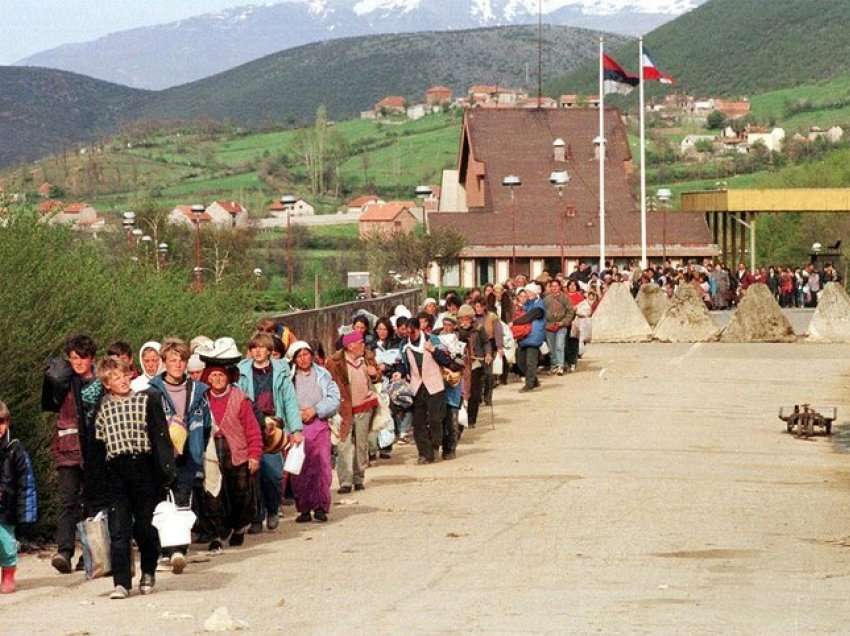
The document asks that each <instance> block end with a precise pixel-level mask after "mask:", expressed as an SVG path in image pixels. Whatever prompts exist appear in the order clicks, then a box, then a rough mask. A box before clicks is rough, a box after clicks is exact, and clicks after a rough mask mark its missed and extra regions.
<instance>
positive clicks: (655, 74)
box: [642, 48, 673, 84]
mask: <svg viewBox="0 0 850 636" xmlns="http://www.w3.org/2000/svg"><path fill="white" fill-rule="evenodd" d="M642 66H643V79H644V80H646V81H648V82H661V83H662V84H672V83H673V78H672V77H670V76H669V75H665V74H664V73H662V72H661V71H659V70H658V67H657V66H656V65H655V62H653V60H652V56H651V55H650V54H649V51H647V50H646V48H644V49H643V64H642Z"/></svg>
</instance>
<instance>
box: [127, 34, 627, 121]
mask: <svg viewBox="0 0 850 636" xmlns="http://www.w3.org/2000/svg"><path fill="white" fill-rule="evenodd" d="M598 36H599V34H598V33H596V32H593V31H588V30H584V29H575V28H572V27H563V26H546V27H545V28H544V52H545V56H544V64H545V68H546V69H547V70H548V72H549V73H551V74H552V75H553V76H554V75H560V74H563V73H565V72H568V71H570V70H572V69H575V68H577V67H578V66H579V65H581V64H582V63H584V62H586V61H587V60H589V59H591V58H593V57H594V52H595V50H596V41H597V38H598ZM611 37H612V41H613V43H614V44H615V45H617V46H619V45H621V44H623V43H624V42H626V41H627V38H624V37H621V36H611ZM536 65H537V29H536V27H531V26H519V27H497V28H489V29H475V30H469V31H448V32H430V33H414V34H395V35H377V36H370V37H365V38H346V39H340V40H331V41H328V42H321V43H318V44H310V45H307V46H302V47H298V48H294V49H289V50H286V51H283V52H281V53H276V54H274V55H269V56H267V57H264V58H261V59H259V60H255V61H253V62H249V63H248V64H244V65H242V66H239V67H237V68H235V69H232V70H229V71H226V72H224V73H220V74H218V75H215V76H213V77H208V78H206V79H203V80H200V81H198V82H193V83H191V84H185V85H183V86H178V87H176V88H173V89H169V90H166V91H162V92H161V93H159V94H158V95H157V98H156V99H155V100H153V101H151V102H150V103H149V104H148V105H147V106H146V107H145V108H144V110H143V111H142V113H141V114H142V115H144V116H147V117H154V118H159V117H164V118H168V117H181V118H193V117H202V116H209V117H213V118H215V119H233V120H236V121H239V122H240V123H242V124H247V125H261V124H264V123H267V122H286V121H306V120H308V119H309V118H310V117H312V115H313V113H314V112H315V110H316V105H317V104H325V106H327V108H328V112H329V113H330V115H331V117H336V118H343V117H348V116H351V115H354V114H356V113H358V112H359V111H361V110H366V109H368V108H370V107H371V106H372V105H374V104H375V103H376V102H377V101H378V100H380V99H381V98H382V97H384V96H386V95H401V96H404V97H407V98H409V99H411V100H416V101H421V100H422V97H423V92H424V90H425V88H427V87H428V86H431V85H433V84H445V85H446V86H449V87H451V88H452V89H454V90H455V92H456V93H459V92H466V90H467V88H468V87H469V86H470V85H471V84H475V83H486V84H505V85H509V86H522V85H525V84H526V72H527V69H528V68H532V69H534V68H536ZM533 79H534V78H533V75H532V82H533Z"/></svg>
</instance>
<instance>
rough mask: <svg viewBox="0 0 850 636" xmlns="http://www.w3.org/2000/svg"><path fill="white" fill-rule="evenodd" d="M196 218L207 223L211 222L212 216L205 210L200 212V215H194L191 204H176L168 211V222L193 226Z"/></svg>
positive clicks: (196, 220)
mask: <svg viewBox="0 0 850 636" xmlns="http://www.w3.org/2000/svg"><path fill="white" fill-rule="evenodd" d="M198 220H200V222H201V223H202V224H204V223H206V224H209V223H210V222H212V218H211V217H210V215H209V214H207V213H206V212H202V213H201V214H200V215H197V216H196V215H195V213H194V212H192V206H191V205H178V206H177V207H175V208H174V209H173V210H171V212H169V213H168V222H169V223H173V224H174V225H183V226H186V227H190V228H193V227H195V223H196V222H198Z"/></svg>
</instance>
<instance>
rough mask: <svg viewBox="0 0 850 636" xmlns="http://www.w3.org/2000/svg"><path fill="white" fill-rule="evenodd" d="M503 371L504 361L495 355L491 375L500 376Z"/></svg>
mask: <svg viewBox="0 0 850 636" xmlns="http://www.w3.org/2000/svg"><path fill="white" fill-rule="evenodd" d="M504 369H505V361H504V359H503V358H502V356H501V355H499V354H496V357H495V358H493V375H495V376H497V377H498V376H500V375H502V372H503V371H504Z"/></svg>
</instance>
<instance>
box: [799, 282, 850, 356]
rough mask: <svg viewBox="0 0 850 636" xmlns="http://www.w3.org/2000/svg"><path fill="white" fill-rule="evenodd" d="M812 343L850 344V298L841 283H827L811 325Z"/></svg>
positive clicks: (809, 331)
mask: <svg viewBox="0 0 850 636" xmlns="http://www.w3.org/2000/svg"><path fill="white" fill-rule="evenodd" d="M808 335H809V340H810V341H812V342H850V296H848V295H847V292H846V291H844V287H842V286H841V284H840V283H827V284H826V287H824V288H823V291H822V292H821V295H820V297H819V298H818V308H817V309H816V310H815V315H814V316H812V321H811V322H810V323H809V330H808Z"/></svg>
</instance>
